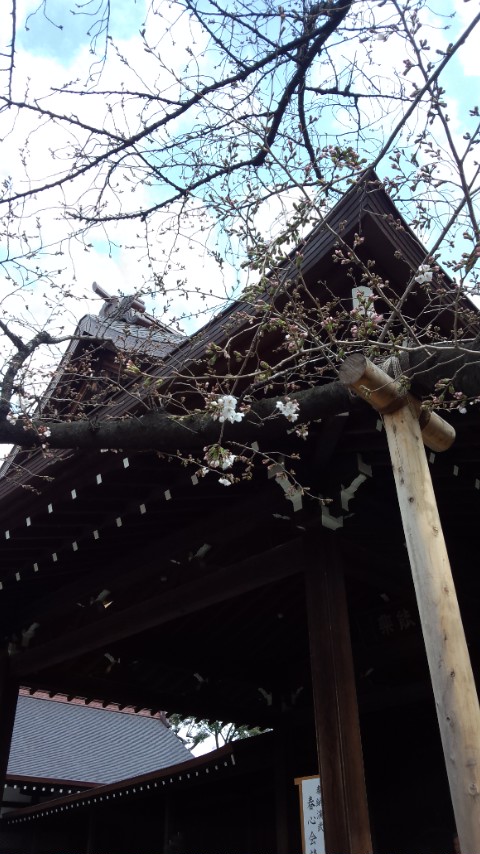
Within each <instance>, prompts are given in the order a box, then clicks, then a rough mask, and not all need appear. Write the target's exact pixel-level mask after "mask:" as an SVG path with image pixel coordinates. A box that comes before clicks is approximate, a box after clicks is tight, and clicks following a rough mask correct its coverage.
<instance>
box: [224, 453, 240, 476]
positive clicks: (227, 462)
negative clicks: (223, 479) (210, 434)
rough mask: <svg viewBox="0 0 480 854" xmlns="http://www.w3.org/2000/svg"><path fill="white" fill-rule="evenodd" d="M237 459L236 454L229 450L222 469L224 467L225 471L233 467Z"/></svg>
mask: <svg viewBox="0 0 480 854" xmlns="http://www.w3.org/2000/svg"><path fill="white" fill-rule="evenodd" d="M236 459H237V458H236V456H235V454H231V453H230V452H229V451H228V452H227V454H226V456H224V458H223V460H222V469H223V471H225V469H229V468H231V467H232V466H233V464H234V462H235V460H236Z"/></svg>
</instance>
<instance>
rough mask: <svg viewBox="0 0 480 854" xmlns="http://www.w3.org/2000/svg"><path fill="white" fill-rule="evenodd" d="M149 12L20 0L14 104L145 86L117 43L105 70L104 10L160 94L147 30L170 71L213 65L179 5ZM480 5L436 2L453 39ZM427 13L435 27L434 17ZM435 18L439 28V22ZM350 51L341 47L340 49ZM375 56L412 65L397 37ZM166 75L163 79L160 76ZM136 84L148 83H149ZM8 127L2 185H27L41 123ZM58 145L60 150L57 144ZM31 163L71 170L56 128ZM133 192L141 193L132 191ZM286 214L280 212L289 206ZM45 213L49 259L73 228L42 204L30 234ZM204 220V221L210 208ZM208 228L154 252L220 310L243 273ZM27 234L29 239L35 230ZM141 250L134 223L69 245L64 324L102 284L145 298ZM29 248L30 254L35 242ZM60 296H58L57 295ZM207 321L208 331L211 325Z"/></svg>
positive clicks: (384, 63) (44, 170)
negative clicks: (225, 257) (204, 287)
mask: <svg viewBox="0 0 480 854" xmlns="http://www.w3.org/2000/svg"><path fill="white" fill-rule="evenodd" d="M148 5H149V4H148V3H147V2H146V0H113V2H112V3H111V8H110V6H109V4H108V2H107V0H87V2H82V3H80V2H79V3H73V2H72V3H70V2H68V0H67V2H65V0H47V2H46V3H45V2H44V3H42V2H40V3H39V0H18V2H17V20H18V24H19V25H18V34H17V44H16V48H17V60H16V72H15V78H14V96H15V97H18V99H21V98H22V95H23V92H24V91H25V87H26V86H28V88H29V92H30V96H31V97H34V96H35V97H41V96H42V95H43V94H44V93H45V92H46V91H47V90H48V89H49V87H54V86H59V85H61V83H63V82H67V81H73V80H78V81H79V85H81V84H82V83H83V82H84V81H85V80H86V79H87V78H88V76H89V75H92V76H93V78H94V79H95V80H96V81H97V85H98V86H99V87H100V88H107V87H108V86H109V85H115V84H116V85H117V86H118V85H119V84H120V83H121V82H123V81H125V82H127V83H128V84H130V85H133V84H134V83H135V75H134V74H132V73H131V72H130V73H129V72H127V70H126V67H125V65H124V64H122V61H121V58H119V56H118V54H116V53H115V50H114V48H113V46H112V44H111V43H107V47H108V58H107V62H106V64H105V65H102V64H101V63H100V62H99V61H98V56H100V55H101V53H102V51H103V47H104V44H105V28H104V26H103V24H104V23H105V22H104V21H103V22H102V20H101V15H100V22H99V15H98V10H99V9H101V10H103V11H104V12H106V10H107V9H108V8H110V20H109V32H110V34H111V36H112V38H113V41H114V42H115V44H116V45H117V47H118V50H119V52H121V53H122V54H124V55H125V56H127V57H128V58H129V60H130V64H131V65H132V67H133V68H134V69H135V70H137V71H138V75H139V78H140V77H141V78H143V79H144V80H151V81H155V87H156V89H157V90H163V87H166V86H171V80H169V81H167V80H166V77H165V75H163V76H162V75H158V69H156V68H155V63H154V60H152V58H151V57H149V56H148V55H146V54H145V51H144V49H143V46H142V43H141V40H140V37H139V32H140V30H142V29H144V28H147V31H148V32H149V34H150V40H151V42H152V43H155V42H158V43H159V44H161V49H162V60H163V61H164V64H165V66H166V67H168V68H171V69H172V71H173V72H174V73H177V74H179V75H181V73H182V68H183V67H184V62H185V58H186V55H187V51H188V50H190V48H191V46H192V45H193V46H194V49H195V52H196V55H197V56H198V61H199V64H200V69H201V68H202V63H203V64H204V65H205V63H208V61H207V59H206V58H205V57H204V56H203V53H202V50H203V46H204V44H205V41H204V37H203V36H202V34H201V32H200V30H199V28H198V26H196V25H195V24H194V23H191V22H190V23H189V24H187V22H186V19H185V17H183V18H182V20H181V22H180V23H179V24H178V23H177V24H175V20H176V18H177V17H178V10H177V9H176V7H175V4H171V3H166V2H163V3H161V4H160V5H159V9H160V11H161V14H160V15H152V14H151V11H149V10H148ZM478 5H479V4H478V2H472V0H470V2H465V3H463V2H459V0H435V2H434V3H432V8H434V9H435V12H436V13H437V14H438V13H443V14H444V15H445V19H446V20H447V19H448V16H450V15H451V14H452V13H453V12H454V11H455V12H456V16H457V17H456V19H453V20H452V21H451V31H450V32H451V39H452V41H453V40H454V37H455V34H456V32H457V31H458V29H459V27H460V26H461V25H463V24H465V23H466V22H467V21H468V20H470V19H471V18H472V17H473V14H474V12H475V11H476V9H477V8H478ZM8 7H9V4H8V2H5V3H3V4H1V7H0V33H8V32H9V27H10V18H9V8H8ZM427 7H428V4H427ZM381 8H382V7H381V4H379V9H381ZM381 14H382V13H381V12H380V11H379V12H378V15H381ZM425 15H426V20H427V22H428V18H429V15H428V12H427V11H426V12H425ZM430 17H431V16H430ZM431 20H432V21H433V17H431ZM172 26H173V27H174V33H175V44H174V45H172V43H171V41H170V40H169V39H167V38H164V37H163V33H164V32H165V31H166V30H167V29H168V28H169V27H172ZM449 37H450V33H446V34H444V35H442V36H441V37H440V40H439V39H438V37H437V44H441V43H442V41H443V43H444V44H445V46H446V44H447V43H448V41H447V40H448V38H449ZM92 48H93V49H94V50H95V51H96V53H97V56H95V55H94V53H92ZM341 49H342V48H341V46H340V48H339V50H341ZM356 49H358V48H356ZM375 50H376V56H377V60H376V63H374V65H373V66H369V68H368V71H369V73H373V71H375V72H376V73H379V74H382V75H383V76H385V75H386V76H387V77H388V74H389V69H391V68H392V67H393V66H394V65H395V64H398V63H399V62H401V61H402V57H401V56H398V55H396V51H397V50H398V47H397V46H396V45H395V43H394V39H393V38H390V39H389V40H387V41H386V42H385V43H384V44H383V43H382V42H381V41H379V42H378V43H377V44H376V46H375ZM347 52H348V47H347V48H345V51H344V53H345V55H346V54H347ZM476 53H477V51H476V49H475V39H472V40H471V42H470V43H469V44H468V45H467V47H466V48H465V49H464V50H463V51H462V55H461V58H460V59H458V60H456V61H455V64H454V69H452V72H451V73H450V82H451V85H452V90H453V91H455V97H454V98H452V99H451V101H452V110H451V115H452V127H453V129H454V131H455V132H456V133H461V132H463V131H462V124H461V122H462V121H463V115H464V112H465V109H466V107H467V102H468V101H469V99H470V98H471V92H472V90H473V88H474V87H475V86H476V85H478V76H479V70H478V61H477V56H476ZM156 75H158V76H157V77H156ZM136 82H137V85H138V84H139V81H138V80H137V81H136ZM49 103H51V104H52V107H54V106H55V103H56V102H55V100H54V99H53V100H50V101H49ZM60 103H61V104H62V109H65V107H64V102H63V101H62V102H60V101H58V104H59V105H60ZM72 104H73V101H72ZM72 109H75V111H76V113H77V114H78V115H79V116H80V118H83V119H85V120H87V118H88V119H92V120H94V119H95V117H96V116H98V117H100V116H101V114H102V110H103V104H102V102H101V99H97V100H95V99H91V98H89V99H83V100H81V101H79V99H77V100H76V101H75V105H74V107H73V106H72ZM8 121H9V120H8V118H7V119H5V117H4V118H3V125H2V117H1V116H0V136H1V137H2V138H3V147H2V159H1V161H0V180H1V179H2V177H3V178H5V177H6V176H8V175H9V174H13V177H14V179H15V178H17V180H18V179H19V178H20V176H22V166H21V148H22V145H23V140H24V139H25V136H26V134H27V132H28V130H30V129H31V128H32V126H33V127H35V122H33V125H32V121H33V120H32V116H31V115H28V116H23V117H22V116H20V117H18V118H17V119H16V122H15V125H14V126H13V125H12V126H9V124H8ZM328 129H330V130H333V131H335V130H336V131H337V132H341V131H342V119H341V116H340V115H339V114H337V119H336V120H335V119H334V120H332V122H331V127H330V128H327V130H328ZM380 132H381V129H378V128H377V130H376V133H380ZM55 133H57V131H55ZM55 144H56V145H58V140H57V139H56V138H55ZM72 145H73V142H72V140H69V139H68V135H66V138H65V153H66V154H67V153H68V151H69V146H70V147H71V146H72ZM27 157H28V161H29V167H28V169H29V178H30V179H31V180H35V179H36V178H37V177H38V178H41V177H43V176H44V175H45V174H51V173H52V172H53V173H55V172H56V171H57V170H61V168H62V163H61V162H59V160H58V158H57V161H56V162H53V161H52V138H51V128H49V125H48V123H43V124H42V123H41V122H40V123H38V127H36V129H35V133H34V134H33V135H32V137H31V143H30V146H29V150H28V152H27ZM60 161H61V158H60ZM22 177H23V180H24V183H25V175H24V174H23V176H22ZM67 192H68V191H67ZM128 192H130V193H131V192H132V190H131V188H129V190H128ZM134 192H135V193H136V194H137V195H138V196H139V199H138V202H137V204H138V205H141V204H142V203H143V204H145V205H147V204H148V203H149V202H150V201H151V195H150V194H149V190H148V189H147V188H145V187H143V188H138V187H137V188H136V189H135V191H134ZM71 201H72V203H73V204H74V203H75V198H74V197H73V196H72V199H71ZM288 204H289V200H288V199H287V206H288ZM277 207H278V211H279V210H280V206H277ZM40 212H41V214H42V216H41V220H42V229H43V234H44V241H45V244H46V246H47V253H46V254H48V246H49V245H50V244H53V243H54V242H55V241H56V240H57V239H58V235H59V234H60V233H61V232H62V229H64V226H65V225H66V224H65V222H63V221H62V219H61V217H60V216H59V214H58V211H57V213H55V210H53V211H52V212H51V214H50V215H48V216H47V214H46V213H45V212H44V211H43V210H42V207H41V205H39V208H38V211H36V210H35V206H34V205H33V206H32V205H31V206H30V211H29V219H28V226H29V228H31V226H32V223H33V222H34V219H35V216H36V215H37V213H40ZM198 212H199V214H201V213H203V214H204V212H203V211H201V209H200V205H199V211H198ZM271 213H272V216H271V221H273V220H275V216H276V213H277V210H276V209H275V203H273V202H272V203H271ZM262 216H263V223H265V220H266V218H265V215H264V212H263V214H262ZM208 229H210V233H211V235H213V238H211V240H212V243H214V242H215V225H214V223H213V221H209V220H208V217H207V219H206V223H205V222H204V223H203V231H202V232H200V233H198V234H196V233H195V226H194V225H193V224H192V225H190V226H189V227H188V228H187V230H186V234H185V235H184V236H183V237H181V238H179V239H177V241H176V242H172V239H171V237H169V231H168V223H167V220H166V221H165V228H164V229H163V231H164V233H163V234H161V237H160V239H156V241H155V245H152V253H153V254H154V256H155V258H156V261H157V265H158V268H160V267H161V264H162V261H164V259H165V258H168V257H169V256H170V254H171V253H172V252H173V256H172V258H171V263H172V270H171V272H170V274H169V277H170V282H171V286H172V287H173V288H175V282H176V278H175V277H176V276H177V270H178V268H181V267H183V268H184V269H182V270H180V273H179V274H178V275H180V274H181V276H182V277H183V278H186V279H188V280H190V281H194V280H195V279H197V280H198V279H199V277H200V276H201V278H202V280H203V281H208V283H209V289H210V290H212V291H213V292H215V293H218V295H219V299H218V301H215V300H213V305H214V306H215V305H218V306H219V305H220V304H221V301H222V300H224V299H225V296H226V294H229V293H232V292H233V290H234V288H235V287H236V286H237V287H238V276H237V274H238V271H237V270H233V269H231V268H229V265H228V264H225V265H224V267H223V272H222V271H220V270H219V268H218V265H217V264H216V263H215V262H214V261H213V259H212V258H211V257H210V256H209V254H208V251H207V252H206V251H205V247H204V246H202V245H201V244H202V241H204V237H203V235H204V234H205V233H208ZM26 231H27V233H28V228H27V229H26ZM165 232H167V233H165ZM170 234H171V232H170ZM108 238H110V239H108ZM140 242H141V241H140V237H139V236H138V224H128V225H119V226H118V227H116V228H115V227H112V228H110V232H109V235H108V236H107V235H106V234H104V233H103V232H102V231H101V230H100V229H98V230H97V233H96V234H94V235H93V236H92V239H91V240H90V241H89V245H87V246H85V245H82V243H81V242H78V243H75V242H73V243H70V244H69V246H68V247H67V246H66V245H64V246H62V252H63V253H64V254H62V255H59V256H58V258H59V263H58V265H57V262H56V261H55V262H54V263H53V265H52V264H50V267H51V269H52V270H53V269H54V268H57V271H56V273H55V274H54V275H55V276H56V277H57V278H61V279H62V281H63V282H64V281H65V278H66V277H67V278H70V279H71V282H72V292H74V297H73V298H72V299H71V301H70V303H69V306H68V308H67V311H66V312H65V310H64V307H62V312H61V315H62V317H61V319H62V324H63V323H64V321H65V320H66V319H67V318H68V322H70V315H69V312H70V313H71V317H72V318H76V317H78V316H80V315H81V313H85V311H90V310H93V307H95V310H96V309H97V308H98V301H95V300H93V301H92V296H91V293H90V290H89V289H90V286H91V282H92V281H93V280H97V281H99V283H100V284H101V285H102V286H104V287H105V288H106V289H107V290H108V289H109V288H111V289H112V290H113V291H115V292H116V291H121V292H124V293H125V292H127V293H128V292H132V290H133V291H134V290H136V289H137V288H138V287H139V286H142V284H144V282H147V281H148V280H149V277H150V276H151V270H152V267H151V259H148V258H146V257H145V255H144V253H143V254H142V252H141V250H140V248H139V244H140ZM152 243H153V242H152ZM0 247H1V243H0ZM23 248H24V249H25V243H24V244H23ZM179 259H181V263H179ZM60 271H61V272H60ZM50 290H51V289H50ZM51 296H53V292H52V290H51ZM76 298H78V299H76ZM10 303H11V300H10V301H9V300H7V302H6V303H3V304H4V305H5V307H6V309H7V310H9V309H10ZM44 303H45V289H43V290H42V286H41V285H40V286H36V287H35V288H33V289H32V290H31V292H30V296H29V303H28V305H29V310H28V312H27V313H26V315H25V318H26V322H27V321H28V322H29V323H30V322H31V318H32V314H33V315H35V316H37V317H43V315H45V314H46V311H45V309H44ZM201 305H202V303H201V300H200V298H195V296H194V295H193V296H192V295H191V296H190V298H189V300H186V299H185V298H182V297H181V296H180V295H179V294H177V298H176V301H175V306H174V307H172V306H170V307H169V310H168V313H167V314H168V317H169V318H172V317H176V316H178V315H181V314H184V313H185V312H186V313H190V312H193V313H194V312H195V310H196V309H198V308H200V307H201ZM161 310H162V309H161V307H159V306H157V311H160V312H161ZM199 322H200V323H201V320H200V321H199ZM199 322H197V325H198V323H199ZM59 328H60V327H59ZM193 328H194V323H193V321H191V322H190V324H188V323H187V324H186V329H187V331H191V330H192V329H193Z"/></svg>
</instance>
